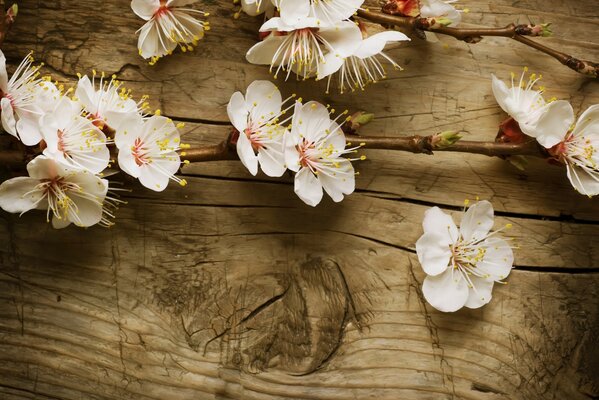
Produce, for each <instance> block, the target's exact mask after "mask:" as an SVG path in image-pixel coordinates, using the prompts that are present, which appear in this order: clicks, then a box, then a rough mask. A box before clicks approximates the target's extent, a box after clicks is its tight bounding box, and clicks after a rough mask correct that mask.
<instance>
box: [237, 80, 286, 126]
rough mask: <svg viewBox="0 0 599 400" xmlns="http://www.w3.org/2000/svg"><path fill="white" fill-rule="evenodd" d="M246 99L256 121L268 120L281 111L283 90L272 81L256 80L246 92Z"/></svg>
mask: <svg viewBox="0 0 599 400" xmlns="http://www.w3.org/2000/svg"><path fill="white" fill-rule="evenodd" d="M245 101H246V105H247V107H248V108H249V109H250V113H251V115H252V121H253V122H254V123H256V122H258V123H260V122H262V123H263V122H266V121H269V120H270V119H272V118H274V117H276V116H277V115H279V113H280V112H281V106H282V103H283V99H282V97H281V92H280V91H279V89H277V87H276V86H275V85H274V84H273V83H272V82H270V81H254V82H252V83H251V84H250V85H249V86H248V88H247V90H246V93H245Z"/></svg>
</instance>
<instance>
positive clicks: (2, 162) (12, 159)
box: [0, 135, 550, 168]
mask: <svg viewBox="0 0 599 400" xmlns="http://www.w3.org/2000/svg"><path fill="white" fill-rule="evenodd" d="M437 137H438V136H437V135H429V136H418V135H414V136H403V137H380V136H359V135H346V138H347V140H348V142H349V143H350V144H351V146H357V145H360V147H361V148H363V149H372V150H395V151H404V152H409V153H417V154H418V153H423V154H433V152H436V151H451V152H456V153H470V154H482V155H486V156H489V157H507V156H533V157H541V158H549V157H550V155H549V154H548V153H547V151H546V150H545V149H544V148H543V147H541V146H540V145H539V144H538V143H537V142H536V141H535V140H529V141H527V142H523V143H497V142H480V141H469V140H459V141H457V142H456V143H454V144H452V145H449V146H440V145H438V144H435V143H436V142H438V141H437ZM348 145H349V144H348ZM37 154H39V153H37ZM35 155H36V154H33V153H32V154H25V153H23V152H22V151H19V150H6V151H0V166H5V167H8V168H23V167H25V164H26V163H27V162H28V161H30V160H32V159H33V158H34V157H35ZM181 158H182V159H184V160H187V161H189V162H190V163H198V162H208V161H225V160H238V159H239V158H238V157H237V152H236V151H235V149H234V146H233V145H231V141H230V137H229V138H227V139H226V140H223V141H222V142H221V143H219V144H217V145H209V146H198V147H192V148H190V149H187V150H183V151H181Z"/></svg>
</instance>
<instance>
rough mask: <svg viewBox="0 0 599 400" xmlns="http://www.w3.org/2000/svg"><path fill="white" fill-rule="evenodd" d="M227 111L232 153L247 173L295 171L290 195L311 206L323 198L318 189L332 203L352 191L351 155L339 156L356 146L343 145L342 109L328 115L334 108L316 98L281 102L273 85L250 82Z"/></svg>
mask: <svg viewBox="0 0 599 400" xmlns="http://www.w3.org/2000/svg"><path fill="white" fill-rule="evenodd" d="M290 103H291V104H290ZM290 110H293V111H292V113H291V115H290V116H289V117H286V114H287V113H288V112H289V111H290ZM227 112H228V115H229V119H230V120H231V123H232V124H233V126H234V128H235V131H236V137H237V144H236V148H237V154H238V155H239V159H240V160H241V162H242V163H243V165H244V166H245V167H246V168H247V169H248V170H249V171H250V173H251V174H253V175H256V174H257V172H258V166H260V168H261V169H262V171H263V172H264V173H265V174H266V175H268V176H273V177H278V176H281V175H283V174H284V173H285V171H286V170H290V171H293V172H295V184H294V188H295V193H296V194H297V195H298V196H299V197H300V199H302V200H303V201H304V202H305V203H306V204H308V205H310V206H313V207H314V206H316V205H317V204H318V203H320V201H321V200H322V197H323V189H324V191H325V192H326V193H327V194H328V195H329V196H330V197H331V198H332V199H333V201H335V202H339V201H341V200H343V197H344V195H348V194H351V193H352V192H353V191H354V188H355V172H354V168H353V166H352V163H351V161H353V160H355V159H352V158H347V157H344V156H345V155H347V154H352V153H355V152H356V151H357V147H349V148H348V147H346V146H347V145H348V144H347V143H346V138H345V134H344V132H343V129H342V124H340V123H339V122H340V119H341V118H343V117H344V116H346V115H347V111H345V112H343V113H341V114H339V115H338V116H337V117H336V118H335V119H331V114H333V113H334V110H329V108H327V107H326V106H324V105H322V104H320V103H318V102H315V101H310V102H307V103H305V104H304V103H302V100H301V99H295V96H291V97H289V98H287V99H286V100H283V98H282V96H281V92H280V91H279V89H278V88H277V87H276V86H275V85H274V84H273V83H271V82H269V81H254V82H253V83H251V84H250V85H249V86H248V88H247V91H246V93H245V96H244V95H243V94H242V93H241V92H236V93H234V94H233V96H231V100H230V101H229V104H228V106H227ZM346 119H347V117H346ZM342 122H345V121H342ZM361 159H364V156H362V157H361Z"/></svg>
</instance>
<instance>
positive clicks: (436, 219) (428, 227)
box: [422, 207, 459, 245]
mask: <svg viewBox="0 0 599 400" xmlns="http://www.w3.org/2000/svg"><path fill="white" fill-rule="evenodd" d="M422 228H423V229H424V233H435V234H437V235H439V236H441V237H443V243H444V244H447V245H450V244H453V243H455V242H456V241H457V240H458V239H459V233H458V228H457V227H456V225H455V223H454V222H453V219H452V218H451V216H450V215H448V214H445V213H444V212H443V211H441V209H440V208H439V207H432V208H429V209H428V210H426V212H425V213H424V220H423V221H422Z"/></svg>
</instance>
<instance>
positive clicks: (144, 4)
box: [131, 0, 160, 21]
mask: <svg viewBox="0 0 599 400" xmlns="http://www.w3.org/2000/svg"><path fill="white" fill-rule="evenodd" d="M131 8H132V9H133V12H134V13H135V14H137V15H138V16H139V17H140V18H142V19H145V20H146V21H147V20H149V19H150V18H152V17H153V16H154V13H155V12H156V11H158V9H159V8H160V0H132V1H131Z"/></svg>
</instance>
